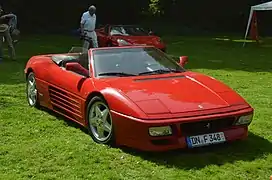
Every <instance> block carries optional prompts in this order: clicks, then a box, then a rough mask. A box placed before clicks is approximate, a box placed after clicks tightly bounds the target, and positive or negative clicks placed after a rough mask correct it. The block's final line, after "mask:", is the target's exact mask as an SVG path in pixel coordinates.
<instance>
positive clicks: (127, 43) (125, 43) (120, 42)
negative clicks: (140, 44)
mask: <svg viewBox="0 0 272 180" xmlns="http://www.w3.org/2000/svg"><path fill="white" fill-rule="evenodd" d="M117 42H118V44H119V45H131V44H130V43H129V42H127V41H125V40H124V39H117Z"/></svg>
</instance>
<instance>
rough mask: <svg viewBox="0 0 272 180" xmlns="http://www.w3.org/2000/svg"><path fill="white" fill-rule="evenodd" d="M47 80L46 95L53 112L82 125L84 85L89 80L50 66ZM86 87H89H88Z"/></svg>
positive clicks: (84, 96)
mask: <svg viewBox="0 0 272 180" xmlns="http://www.w3.org/2000/svg"><path fill="white" fill-rule="evenodd" d="M50 72H53V73H49V76H50V77H48V79H49V86H48V95H49V98H50V104H51V106H52V108H53V110H55V111H57V112H58V113H60V114H62V115H64V116H66V117H68V118H72V119H74V120H76V121H78V122H79V123H81V124H84V112H85V101H86V99H85V98H86V96H87V94H86V88H83V87H86V83H89V84H90V78H87V77H85V76H83V75H80V74H78V73H75V72H72V71H68V70H66V69H65V68H62V67H59V66H56V65H52V67H51V68H50ZM88 87H91V86H89V85H88ZM90 91H91V89H90Z"/></svg>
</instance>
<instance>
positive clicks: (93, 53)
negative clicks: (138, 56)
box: [90, 46, 187, 78]
mask: <svg viewBox="0 0 272 180" xmlns="http://www.w3.org/2000/svg"><path fill="white" fill-rule="evenodd" d="M138 48H142V49H146V48H152V49H154V50H155V51H157V52H159V54H162V55H163V56H164V58H166V59H167V60H168V61H170V62H171V63H173V64H175V65H176V66H178V67H179V68H180V70H181V72H178V73H184V72H186V71H187V70H186V69H185V68H184V67H181V66H180V64H179V63H178V62H177V61H175V60H174V59H173V58H172V57H170V56H169V55H168V54H166V53H164V52H163V51H161V50H160V49H158V48H156V47H154V46H137V47H125V46H124V47H111V48H96V49H92V50H91V58H90V61H91V62H90V64H91V66H92V68H91V69H92V74H93V77H95V78H110V76H99V75H98V74H99V73H102V72H98V71H97V67H96V63H95V61H96V60H95V52H96V51H107V50H113V49H116V50H127V49H138ZM143 51H144V50H143ZM167 74H170V73H167ZM173 74H174V73H173ZM150 75H160V74H149V75H147V76H150ZM140 76H142V75H139V74H136V76H129V77H140ZM116 77H118V76H116Z"/></svg>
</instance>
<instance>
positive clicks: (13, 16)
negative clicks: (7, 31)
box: [0, 14, 16, 19]
mask: <svg viewBox="0 0 272 180" xmlns="http://www.w3.org/2000/svg"><path fill="white" fill-rule="evenodd" d="M6 18H16V15H15V14H6V15H3V16H1V17H0V19H6Z"/></svg>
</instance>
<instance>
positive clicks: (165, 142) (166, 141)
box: [151, 139, 172, 146]
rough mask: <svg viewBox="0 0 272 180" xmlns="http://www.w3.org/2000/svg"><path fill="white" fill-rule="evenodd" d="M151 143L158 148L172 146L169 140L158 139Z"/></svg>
mask: <svg viewBox="0 0 272 180" xmlns="http://www.w3.org/2000/svg"><path fill="white" fill-rule="evenodd" d="M151 142H152V144H154V145H157V146H163V145H170V144H172V142H171V141H170V140H169V139H156V140H151Z"/></svg>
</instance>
